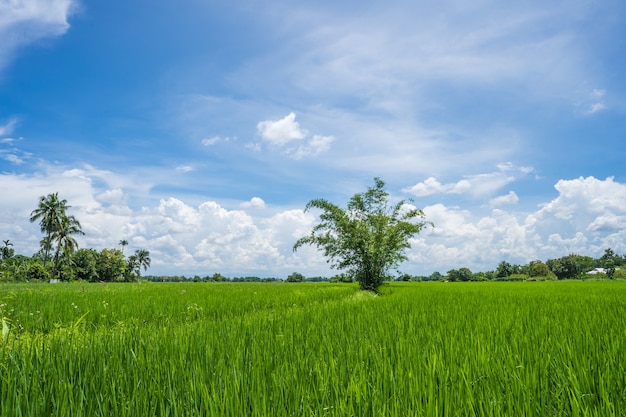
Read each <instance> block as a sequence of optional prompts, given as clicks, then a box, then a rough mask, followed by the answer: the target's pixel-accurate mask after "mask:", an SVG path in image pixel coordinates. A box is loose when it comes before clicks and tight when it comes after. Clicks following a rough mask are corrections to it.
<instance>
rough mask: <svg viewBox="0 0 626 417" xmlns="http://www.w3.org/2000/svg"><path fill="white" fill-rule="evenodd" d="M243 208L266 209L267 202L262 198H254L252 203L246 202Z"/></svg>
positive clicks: (242, 204)
mask: <svg viewBox="0 0 626 417" xmlns="http://www.w3.org/2000/svg"><path fill="white" fill-rule="evenodd" d="M240 207H242V208H265V201H263V199H262V198H260V197H252V198H251V199H250V201H244V202H243V203H241V204H240Z"/></svg>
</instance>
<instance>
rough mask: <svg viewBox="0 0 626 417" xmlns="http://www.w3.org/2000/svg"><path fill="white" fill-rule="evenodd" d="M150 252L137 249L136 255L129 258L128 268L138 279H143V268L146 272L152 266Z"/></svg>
mask: <svg viewBox="0 0 626 417" xmlns="http://www.w3.org/2000/svg"><path fill="white" fill-rule="evenodd" d="M150 262H151V259H150V252H149V251H147V250H145V249H137V250H136V251H135V254H134V255H131V256H129V257H128V268H129V269H130V271H133V272H134V273H135V274H136V275H137V279H140V278H141V268H142V267H143V269H144V271H147V270H148V267H149V266H150Z"/></svg>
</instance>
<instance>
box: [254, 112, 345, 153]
mask: <svg viewBox="0 0 626 417" xmlns="http://www.w3.org/2000/svg"><path fill="white" fill-rule="evenodd" d="M257 130H258V132H259V134H260V135H261V137H262V138H263V139H265V140H266V141H268V142H269V143H271V144H272V145H275V146H281V147H284V146H286V145H289V144H290V143H291V142H292V141H296V140H297V141H299V142H300V144H299V145H298V146H291V147H286V148H284V151H283V153H284V154H285V155H288V156H289V157H290V158H292V159H302V158H304V157H307V156H317V155H319V154H321V153H324V152H327V151H328V150H329V149H330V144H331V143H332V142H333V141H334V140H335V138H334V137H333V136H322V135H313V136H312V137H309V132H308V131H307V130H305V129H302V128H301V127H300V124H299V123H298V122H296V114H295V113H293V112H291V113H289V114H288V115H287V116H285V117H284V118H282V119H280V120H277V121H273V120H265V121H263V122H259V123H258V124H257ZM248 148H250V149H252V150H254V151H259V150H260V144H258V143H256V144H251V145H248Z"/></svg>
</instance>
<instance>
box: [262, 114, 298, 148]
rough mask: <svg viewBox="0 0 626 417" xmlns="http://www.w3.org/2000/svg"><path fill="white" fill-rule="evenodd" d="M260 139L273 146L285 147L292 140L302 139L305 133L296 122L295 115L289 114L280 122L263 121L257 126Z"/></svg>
mask: <svg viewBox="0 0 626 417" xmlns="http://www.w3.org/2000/svg"><path fill="white" fill-rule="evenodd" d="M257 130H258V132H259V134H260V135H261V137H262V138H263V139H265V140H267V141H269V142H270V143H272V144H274V145H285V144H286V143H288V142H290V141H292V140H298V139H304V138H305V137H306V136H307V134H308V133H307V131H306V130H303V129H302V128H300V124H299V123H298V122H296V114H295V113H293V112H291V113H289V114H288V115H287V116H285V117H284V118H282V119H280V120H275V121H274V120H265V121H263V122H259V123H258V124H257Z"/></svg>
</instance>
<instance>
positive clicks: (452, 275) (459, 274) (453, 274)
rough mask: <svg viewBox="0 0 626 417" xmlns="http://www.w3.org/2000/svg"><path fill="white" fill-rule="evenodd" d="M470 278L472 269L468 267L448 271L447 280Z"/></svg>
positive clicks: (467, 279)
mask: <svg viewBox="0 0 626 417" xmlns="http://www.w3.org/2000/svg"><path fill="white" fill-rule="evenodd" d="M471 279H472V271H470V269H469V268H461V269H451V270H449V271H448V281H450V282H456V281H470V280H471Z"/></svg>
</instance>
